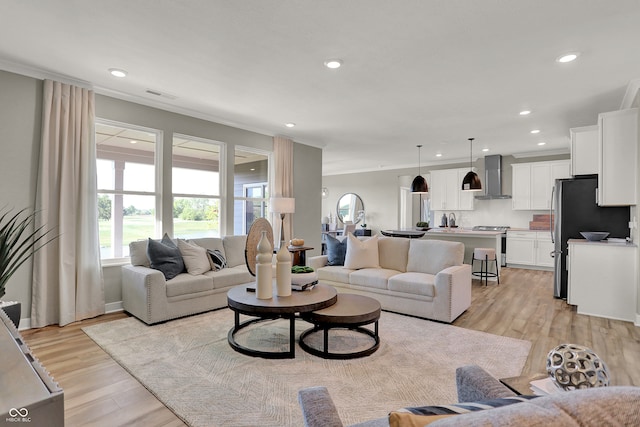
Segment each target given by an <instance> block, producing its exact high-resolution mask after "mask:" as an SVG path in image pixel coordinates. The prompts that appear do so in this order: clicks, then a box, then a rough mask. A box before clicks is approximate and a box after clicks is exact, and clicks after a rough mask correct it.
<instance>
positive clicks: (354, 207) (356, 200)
mask: <svg viewBox="0 0 640 427" xmlns="http://www.w3.org/2000/svg"><path fill="white" fill-rule="evenodd" d="M336 213H337V215H338V219H339V220H340V221H341V222H342V223H343V224H344V222H345V221H351V222H352V223H353V224H357V223H359V222H360V221H362V219H363V217H364V203H362V199H361V198H360V196H358V195H357V194H355V193H346V194H343V195H342V196H341V197H340V198H339V199H338V205H337V206H336Z"/></svg>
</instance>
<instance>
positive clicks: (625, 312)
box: [567, 239, 637, 322]
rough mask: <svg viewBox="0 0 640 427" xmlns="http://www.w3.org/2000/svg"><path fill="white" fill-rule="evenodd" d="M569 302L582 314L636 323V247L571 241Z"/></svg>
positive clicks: (578, 240) (568, 263) (568, 266)
mask: <svg viewBox="0 0 640 427" xmlns="http://www.w3.org/2000/svg"><path fill="white" fill-rule="evenodd" d="M568 243H569V244H568V246H569V254H568V256H567V268H568V270H569V284H568V295H567V302H568V303H569V304H572V305H576V306H577V311H578V313H580V314H588V315H591V316H599V317H606V318H609V319H619V320H627V321H630V322H634V321H635V318H636V294H637V286H636V267H635V266H636V259H637V247H636V245H633V244H624V243H622V244H613V243H609V242H586V241H585V240H581V239H570V240H569V242H568Z"/></svg>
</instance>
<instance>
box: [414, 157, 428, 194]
mask: <svg viewBox="0 0 640 427" xmlns="http://www.w3.org/2000/svg"><path fill="white" fill-rule="evenodd" d="M416 147H418V176H416V177H415V178H413V182H412V183H411V192H412V193H421V194H424V193H428V192H429V186H428V185H427V180H426V179H424V177H423V176H422V175H420V148H421V147H422V145H416Z"/></svg>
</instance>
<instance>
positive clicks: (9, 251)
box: [0, 208, 57, 298]
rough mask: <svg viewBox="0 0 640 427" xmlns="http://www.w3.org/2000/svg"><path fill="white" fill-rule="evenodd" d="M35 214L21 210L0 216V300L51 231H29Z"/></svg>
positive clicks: (40, 229)
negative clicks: (17, 273) (12, 277)
mask: <svg viewBox="0 0 640 427" xmlns="http://www.w3.org/2000/svg"><path fill="white" fill-rule="evenodd" d="M35 216H36V212H31V213H29V212H28V209H26V208H25V209H22V210H20V211H18V212H17V213H15V214H12V212H11V210H8V211H6V212H4V213H2V214H1V216H0V298H2V297H3V296H4V294H5V286H6V284H7V282H8V281H9V279H10V278H11V276H13V274H14V273H15V272H16V270H18V268H20V266H21V265H22V264H24V263H25V262H26V261H27V260H28V259H29V258H31V257H32V256H33V254H34V253H35V252H36V251H38V250H40V249H42V248H43V247H44V246H45V245H46V244H47V243H49V242H51V241H52V240H54V239H55V238H56V237H57V236H54V237H52V238H50V239H48V240H46V239H45V237H48V236H49V234H50V232H51V230H46V231H45V230H44V228H45V226H40V227H37V228H36V229H35V230H33V231H30V229H31V228H32V224H33V223H34V221H35Z"/></svg>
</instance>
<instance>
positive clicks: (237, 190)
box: [233, 147, 270, 234]
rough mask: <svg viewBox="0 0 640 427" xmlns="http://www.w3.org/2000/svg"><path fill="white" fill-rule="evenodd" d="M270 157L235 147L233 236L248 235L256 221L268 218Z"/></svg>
mask: <svg viewBox="0 0 640 427" xmlns="http://www.w3.org/2000/svg"><path fill="white" fill-rule="evenodd" d="M269 157H270V153H268V152H263V151H259V150H254V149H250V148H243V147H236V150H235V161H234V169H233V179H234V183H233V196H234V219H233V233H234V234H247V233H248V232H249V228H251V224H253V221H255V220H256V219H257V218H268V215H269V209H268V206H267V202H268V200H269V185H268V182H269Z"/></svg>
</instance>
